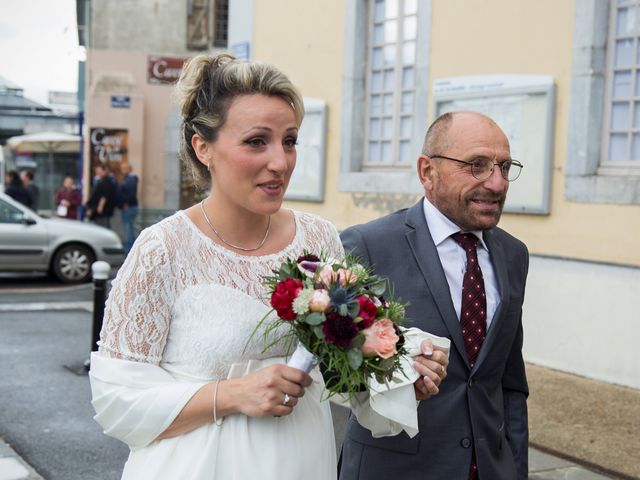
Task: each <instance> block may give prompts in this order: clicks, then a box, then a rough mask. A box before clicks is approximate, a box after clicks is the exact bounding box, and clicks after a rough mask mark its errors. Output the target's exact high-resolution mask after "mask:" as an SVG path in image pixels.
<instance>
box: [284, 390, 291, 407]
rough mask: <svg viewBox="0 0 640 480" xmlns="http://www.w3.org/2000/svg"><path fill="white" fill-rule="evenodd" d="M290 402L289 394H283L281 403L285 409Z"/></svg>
mask: <svg viewBox="0 0 640 480" xmlns="http://www.w3.org/2000/svg"><path fill="white" fill-rule="evenodd" d="M290 400H291V397H290V396H289V394H288V393H285V394H284V400H283V401H282V405H284V406H285V407H286V406H287V405H289V401H290Z"/></svg>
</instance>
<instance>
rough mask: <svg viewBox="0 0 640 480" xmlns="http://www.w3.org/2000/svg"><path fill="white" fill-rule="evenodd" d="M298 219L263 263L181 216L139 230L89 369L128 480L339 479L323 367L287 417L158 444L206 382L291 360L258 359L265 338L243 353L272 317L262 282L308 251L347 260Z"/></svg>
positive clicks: (241, 422)
mask: <svg viewBox="0 0 640 480" xmlns="http://www.w3.org/2000/svg"><path fill="white" fill-rule="evenodd" d="M295 221H296V234H295V238H294V240H293V241H292V243H291V244H289V245H288V246H287V247H285V248H284V249H283V250H282V251H281V252H278V253H276V254H272V255H267V256H259V257H253V256H243V255H239V254H236V253H233V252H231V251H229V250H227V249H225V248H222V247H220V246H219V245H217V244H216V243H214V242H212V241H211V240H210V239H209V238H208V237H207V236H206V235H204V234H203V233H202V232H201V231H200V230H199V229H198V228H197V227H196V226H195V224H193V222H191V220H190V219H189V218H188V217H187V215H186V214H185V213H184V212H182V211H180V212H177V213H176V214H175V215H173V216H171V217H169V218H167V219H165V220H163V221H162V222H160V223H158V224H156V225H154V226H152V227H150V228H148V229H146V230H144V231H143V232H142V234H141V235H140V237H139V238H138V240H137V241H136V243H135V245H134V247H133V249H132V251H131V253H130V254H129V256H128V257H127V260H126V262H125V264H124V265H123V267H122V268H121V269H120V272H119V273H118V276H117V277H116V279H115V280H114V282H113V288H112V290H111V293H110V295H109V299H108V301H107V305H106V309H105V319H104V325H103V329H102V333H101V342H100V349H99V352H98V353H97V354H93V356H92V360H91V373H90V376H91V386H92V393H93V401H92V403H93V405H94V407H95V409H96V412H97V415H96V417H95V418H96V420H97V421H98V422H99V423H100V424H101V425H102V427H103V428H104V430H105V433H107V434H109V435H112V436H114V437H116V438H119V439H120V440H122V441H124V442H126V443H127V444H128V445H129V446H130V447H131V454H130V456H129V459H128V461H127V463H126V465H125V469H124V473H123V478H127V479H138V480H139V479H156V480H157V479H172V480H177V479H181V480H182V479H194V480H195V479H198V480H200V479H224V480H226V479H237V480H248V479H254V478H256V479H274V480H276V479H277V480H288V479H291V480H297V479H301V478H305V479H310V480H311V479H318V480H326V479H331V478H335V476H336V459H335V446H334V438H333V426H332V423H331V414H330V410H329V404H328V402H326V401H321V400H320V397H321V394H322V390H323V382H322V377H321V376H320V375H319V373H318V372H317V370H316V371H314V372H312V377H313V378H314V383H313V384H312V386H311V387H309V388H308V389H307V392H306V394H305V396H304V397H302V398H301V400H300V402H299V403H298V405H297V406H296V407H295V409H294V411H293V413H292V414H291V415H288V416H284V417H280V418H274V417H261V418H253V417H247V416H244V415H239V414H238V415H231V416H228V417H226V418H225V419H224V422H223V423H222V425H221V426H217V425H215V424H214V423H213V422H212V423H211V424H207V425H204V426H202V427H200V428H198V429H196V430H194V431H192V432H190V433H187V434H185V435H181V436H179V437H175V438H170V439H165V440H160V441H155V440H154V439H155V438H156V437H157V436H158V434H160V433H161V432H162V431H164V430H165V429H166V428H167V427H168V426H169V425H170V424H171V422H172V421H173V420H174V419H175V417H176V416H177V415H178V414H179V412H180V411H181V409H182V408H183V407H184V405H185V404H186V403H187V402H188V401H189V399H190V398H191V397H192V396H193V394H194V393H195V392H196V391H198V390H199V389H200V388H201V387H202V386H203V385H204V384H206V383H209V382H211V381H213V380H215V379H225V378H232V377H237V376H241V375H244V374H246V373H247V372H249V371H253V370H255V369H259V368H261V367H263V366H266V365H268V364H271V363H276V362H285V358H284V357H285V355H286V354H287V353H288V352H287V351H285V346H284V345H276V346H275V347H273V348H271V349H270V350H268V351H267V352H264V353H263V350H264V346H265V340H264V339H263V338H262V336H261V335H255V336H254V338H253V340H252V341H251V342H250V343H249V344H248V346H247V342H248V340H249V338H250V336H251V333H252V332H253V330H254V328H255V326H256V324H257V322H258V321H259V320H260V319H261V318H262V317H263V316H264V315H265V313H267V312H268V311H269V310H270V307H269V306H268V300H267V299H266V295H265V293H266V289H265V288H264V286H263V284H262V278H263V276H265V275H269V274H271V272H272V270H273V269H277V268H278V267H279V265H280V264H281V263H282V262H283V261H284V260H285V258H287V257H293V256H298V255H301V254H302V252H303V250H305V249H306V250H308V251H311V252H320V251H324V252H326V253H327V254H328V255H330V256H334V257H340V256H341V255H342V254H343V250H342V246H341V244H340V239H339V237H338V234H337V231H336V229H335V227H334V226H333V225H331V224H330V223H328V222H326V221H325V220H323V219H321V218H319V217H317V216H315V215H311V214H305V213H299V212H295ZM245 346H246V349H245Z"/></svg>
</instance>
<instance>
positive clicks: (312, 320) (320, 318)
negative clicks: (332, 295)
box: [304, 312, 324, 326]
mask: <svg viewBox="0 0 640 480" xmlns="http://www.w3.org/2000/svg"><path fill="white" fill-rule="evenodd" d="M304 321H305V323H308V324H309V325H314V326H315V325H320V324H321V323H322V322H324V313H317V312H314V313H311V314H309V315H307V316H306V317H305V318H304Z"/></svg>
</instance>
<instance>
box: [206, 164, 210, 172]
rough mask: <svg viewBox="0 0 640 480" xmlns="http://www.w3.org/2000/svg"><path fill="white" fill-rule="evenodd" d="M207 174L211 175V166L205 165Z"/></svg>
mask: <svg viewBox="0 0 640 480" xmlns="http://www.w3.org/2000/svg"><path fill="white" fill-rule="evenodd" d="M207 172H209V173H211V164H210V163H207Z"/></svg>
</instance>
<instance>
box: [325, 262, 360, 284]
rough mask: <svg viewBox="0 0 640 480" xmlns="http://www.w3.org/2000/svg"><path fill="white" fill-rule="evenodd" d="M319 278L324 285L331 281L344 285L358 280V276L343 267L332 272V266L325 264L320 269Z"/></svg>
mask: <svg viewBox="0 0 640 480" xmlns="http://www.w3.org/2000/svg"><path fill="white" fill-rule="evenodd" d="M320 280H321V281H322V283H323V284H324V285H325V286H326V287H328V286H329V285H330V284H331V283H332V282H338V283H339V284H340V285H341V286H344V285H345V284H346V283H355V282H356V281H357V280H358V276H357V275H355V274H353V273H351V270H347V269H345V268H339V269H338V271H336V272H334V271H333V268H331V266H329V265H327V266H325V267H323V268H322V270H320Z"/></svg>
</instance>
